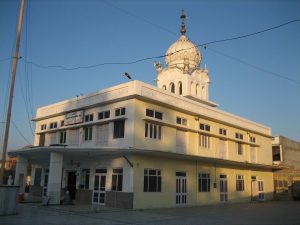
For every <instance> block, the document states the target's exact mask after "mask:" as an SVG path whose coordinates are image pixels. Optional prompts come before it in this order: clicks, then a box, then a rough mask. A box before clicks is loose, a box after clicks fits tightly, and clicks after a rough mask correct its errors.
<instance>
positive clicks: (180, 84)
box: [178, 82, 182, 95]
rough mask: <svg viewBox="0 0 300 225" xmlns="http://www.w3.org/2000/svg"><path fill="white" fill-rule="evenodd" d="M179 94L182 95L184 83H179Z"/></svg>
mask: <svg viewBox="0 0 300 225" xmlns="http://www.w3.org/2000/svg"><path fill="white" fill-rule="evenodd" d="M178 94H180V95H182V83H181V82H179V83H178Z"/></svg>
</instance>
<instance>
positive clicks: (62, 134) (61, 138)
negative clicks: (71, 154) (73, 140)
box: [59, 130, 67, 144]
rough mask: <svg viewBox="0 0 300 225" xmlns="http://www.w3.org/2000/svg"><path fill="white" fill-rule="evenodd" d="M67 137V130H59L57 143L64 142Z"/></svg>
mask: <svg viewBox="0 0 300 225" xmlns="http://www.w3.org/2000/svg"><path fill="white" fill-rule="evenodd" d="M66 139H67V131H65V130H64V131H61V132H60V138H59V143H60V144H65V143H66Z"/></svg>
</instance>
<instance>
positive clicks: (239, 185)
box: [236, 175, 245, 191]
mask: <svg viewBox="0 0 300 225" xmlns="http://www.w3.org/2000/svg"><path fill="white" fill-rule="evenodd" d="M244 189H245V187H244V175H236V190H237V191H244Z"/></svg>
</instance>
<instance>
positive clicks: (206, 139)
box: [199, 134, 210, 149]
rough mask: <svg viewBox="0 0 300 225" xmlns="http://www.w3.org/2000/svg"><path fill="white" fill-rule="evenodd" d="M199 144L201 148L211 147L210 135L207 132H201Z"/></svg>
mask: <svg viewBox="0 0 300 225" xmlns="http://www.w3.org/2000/svg"><path fill="white" fill-rule="evenodd" d="M199 146H200V148H206V149H209V148H210V136H208V135H205V134H200V136H199Z"/></svg>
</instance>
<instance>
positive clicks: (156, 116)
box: [155, 111, 163, 120]
mask: <svg viewBox="0 0 300 225" xmlns="http://www.w3.org/2000/svg"><path fill="white" fill-rule="evenodd" d="M155 118H156V119H159V120H162V118H163V114H162V113H161V112H157V111H155Z"/></svg>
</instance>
